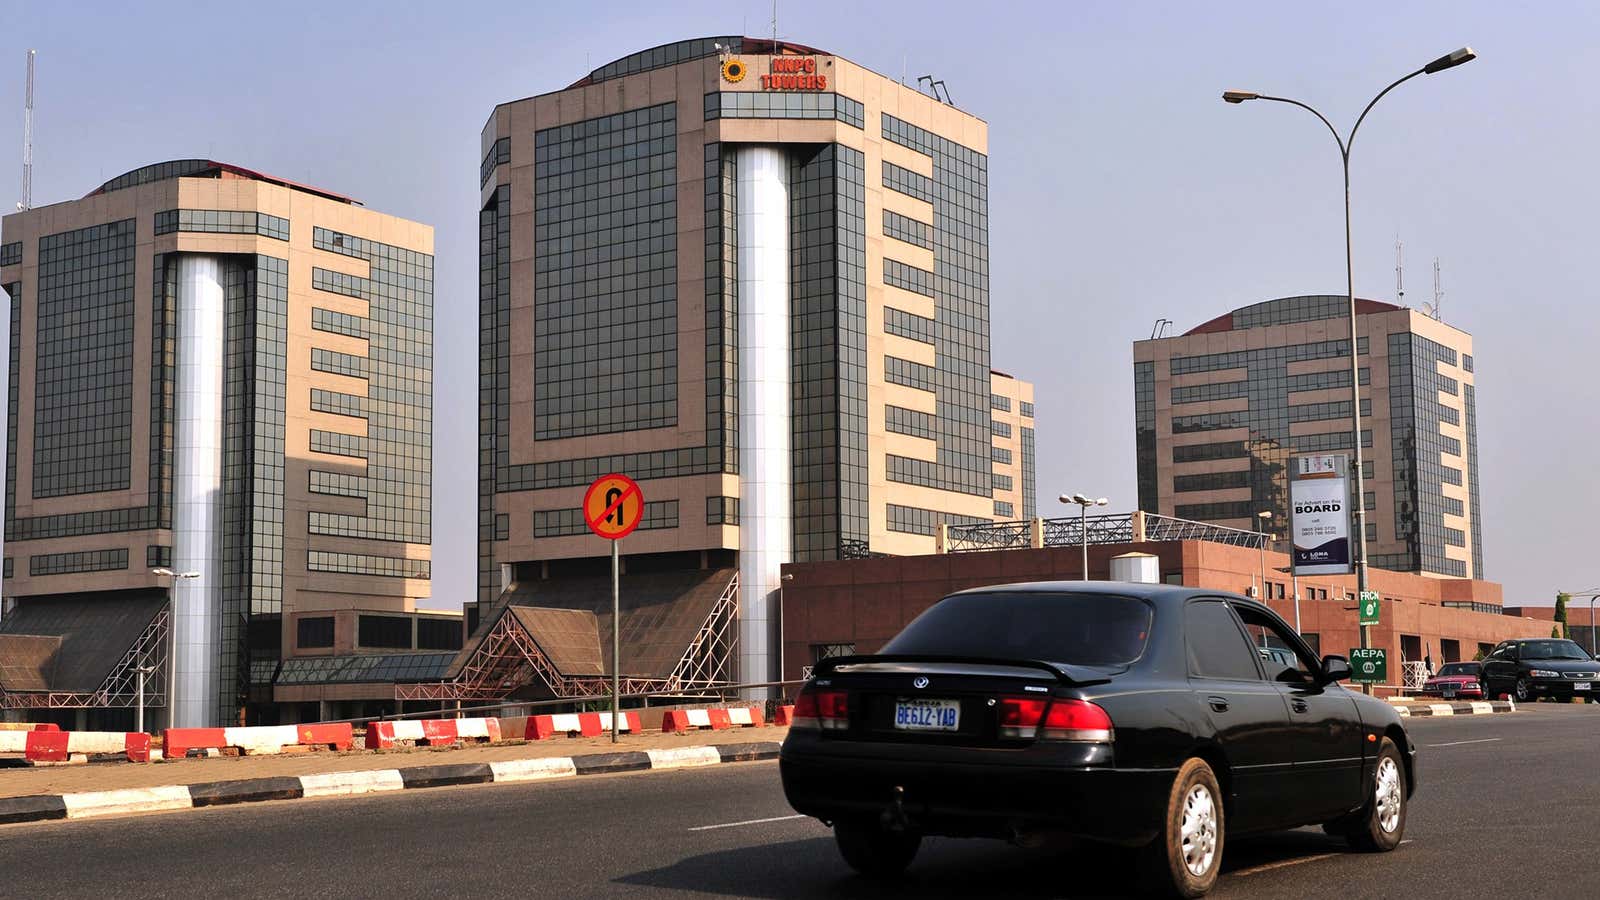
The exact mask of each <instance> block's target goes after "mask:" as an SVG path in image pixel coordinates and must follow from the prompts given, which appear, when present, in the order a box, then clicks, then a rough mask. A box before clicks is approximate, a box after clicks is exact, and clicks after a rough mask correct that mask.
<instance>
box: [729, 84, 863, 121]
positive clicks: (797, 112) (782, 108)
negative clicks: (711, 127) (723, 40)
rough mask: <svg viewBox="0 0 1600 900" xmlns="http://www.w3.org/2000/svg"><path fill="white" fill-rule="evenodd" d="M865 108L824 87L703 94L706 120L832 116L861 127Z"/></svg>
mask: <svg viewBox="0 0 1600 900" xmlns="http://www.w3.org/2000/svg"><path fill="white" fill-rule="evenodd" d="M865 112H866V108H865V107H864V106H862V105H861V103H860V102H859V101H856V100H852V99H850V98H849V97H846V96H844V95H842V94H834V93H830V92H825V91H808V92H806V93H794V94H787V93H772V92H766V93H756V92H754V91H726V92H724V91H713V92H711V93H709V94H706V97H705V118H706V121H707V122H710V121H712V120H714V119H835V120H837V121H840V122H843V123H845V124H846V125H853V126H855V127H856V128H865V127H866V124H867V123H866V115H865Z"/></svg>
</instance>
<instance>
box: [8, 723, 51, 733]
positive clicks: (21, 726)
mask: <svg viewBox="0 0 1600 900" xmlns="http://www.w3.org/2000/svg"><path fill="white" fill-rule="evenodd" d="M60 730H61V726H60V725H57V724H56V723H54V722H0V731H60Z"/></svg>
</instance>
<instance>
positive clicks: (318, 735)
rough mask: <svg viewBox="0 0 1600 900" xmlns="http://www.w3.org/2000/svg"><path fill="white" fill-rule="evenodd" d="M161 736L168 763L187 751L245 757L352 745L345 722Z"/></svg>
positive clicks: (173, 730) (179, 730) (182, 731)
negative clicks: (234, 752)
mask: <svg viewBox="0 0 1600 900" xmlns="http://www.w3.org/2000/svg"><path fill="white" fill-rule="evenodd" d="M161 734H162V744H163V746H164V747H165V748H166V751H165V752H166V757H167V758H168V759H182V758H183V757H184V756H186V755H188V753H189V751H190V750H217V751H222V750H229V749H237V750H238V751H239V752H240V753H243V754H245V755H247V756H266V755H272V754H276V753H282V752H283V748H285V747H328V748H331V749H335V750H348V749H350V745H351V744H352V743H353V742H354V741H355V737H354V732H353V731H352V730H351V728H350V723H349V722H338V723H334V724H328V725H255V726H250V727H240V728H168V729H167V730H166V731H163V732H162V733H161Z"/></svg>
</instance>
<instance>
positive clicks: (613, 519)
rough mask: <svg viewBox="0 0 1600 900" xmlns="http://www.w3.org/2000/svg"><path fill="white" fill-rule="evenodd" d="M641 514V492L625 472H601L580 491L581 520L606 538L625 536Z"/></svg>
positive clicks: (642, 497) (636, 524) (642, 496)
mask: <svg viewBox="0 0 1600 900" xmlns="http://www.w3.org/2000/svg"><path fill="white" fill-rule="evenodd" d="M643 518H644V494H643V493H641V492H640V490H639V485H638V484H636V483H635V482H634V480H633V479H632V478H629V477H628V476H626V475H602V476H600V477H599V478H596V479H595V480H594V484H591V485H589V490H588V491H587V492H585V493H584V495H583V521H585V522H587V523H588V525H589V530H590V531H592V532H594V533H595V534H598V535H600V536H601V537H603V538H606V539H607V540H612V541H615V540H618V539H620V538H625V537H627V536H628V535H629V534H630V533H631V532H632V531H633V530H634V529H635V528H638V527H639V521H640V520H641V519H643Z"/></svg>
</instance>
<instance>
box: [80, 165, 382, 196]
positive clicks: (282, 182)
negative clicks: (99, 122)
mask: <svg viewBox="0 0 1600 900" xmlns="http://www.w3.org/2000/svg"><path fill="white" fill-rule="evenodd" d="M180 161H181V160H175V159H174V160H165V162H180ZM205 163H206V165H207V166H208V167H210V168H212V169H216V170H217V171H219V172H228V173H230V174H233V175H238V176H239V177H241V178H248V179H250V180H251V181H265V182H267V183H268V184H276V185H278V186H280V187H286V188H292V189H294V190H297V191H304V192H305V193H307V194H315V195H317V196H318V197H326V198H327V199H329V200H336V201H338V202H340V203H349V204H352V205H354V206H361V205H362V203H361V201H360V200H357V199H355V198H354V197H347V196H345V195H344V194H336V193H334V192H333V191H326V190H323V189H322V188H319V187H312V186H311V185H309V184H301V183H299V182H297V181H290V180H289V179H287V178H279V177H277V176H275V175H268V174H267V173H265V172H257V171H255V170H254V169H246V168H245V167H244V166H236V165H234V164H232V163H225V162H218V161H216V160H214V159H208V160H205ZM150 165H156V166H159V165H162V163H151V164H150ZM148 168H150V166H139V167H138V168H133V169H129V170H128V171H127V172H123V173H122V174H121V175H118V176H116V178H111V179H108V180H107V181H106V182H105V184H102V185H100V186H99V187H97V188H95V189H94V190H93V191H90V192H89V194H88V195H87V196H89V197H93V196H95V195H97V194H103V193H105V192H106V185H107V184H110V183H111V182H113V181H116V180H117V178H121V177H122V176H123V175H128V174H131V173H133V172H137V171H139V169H148ZM197 175H198V173H196V174H191V175H183V176H176V177H181V178H194V177H197ZM163 180H165V179H163Z"/></svg>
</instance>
